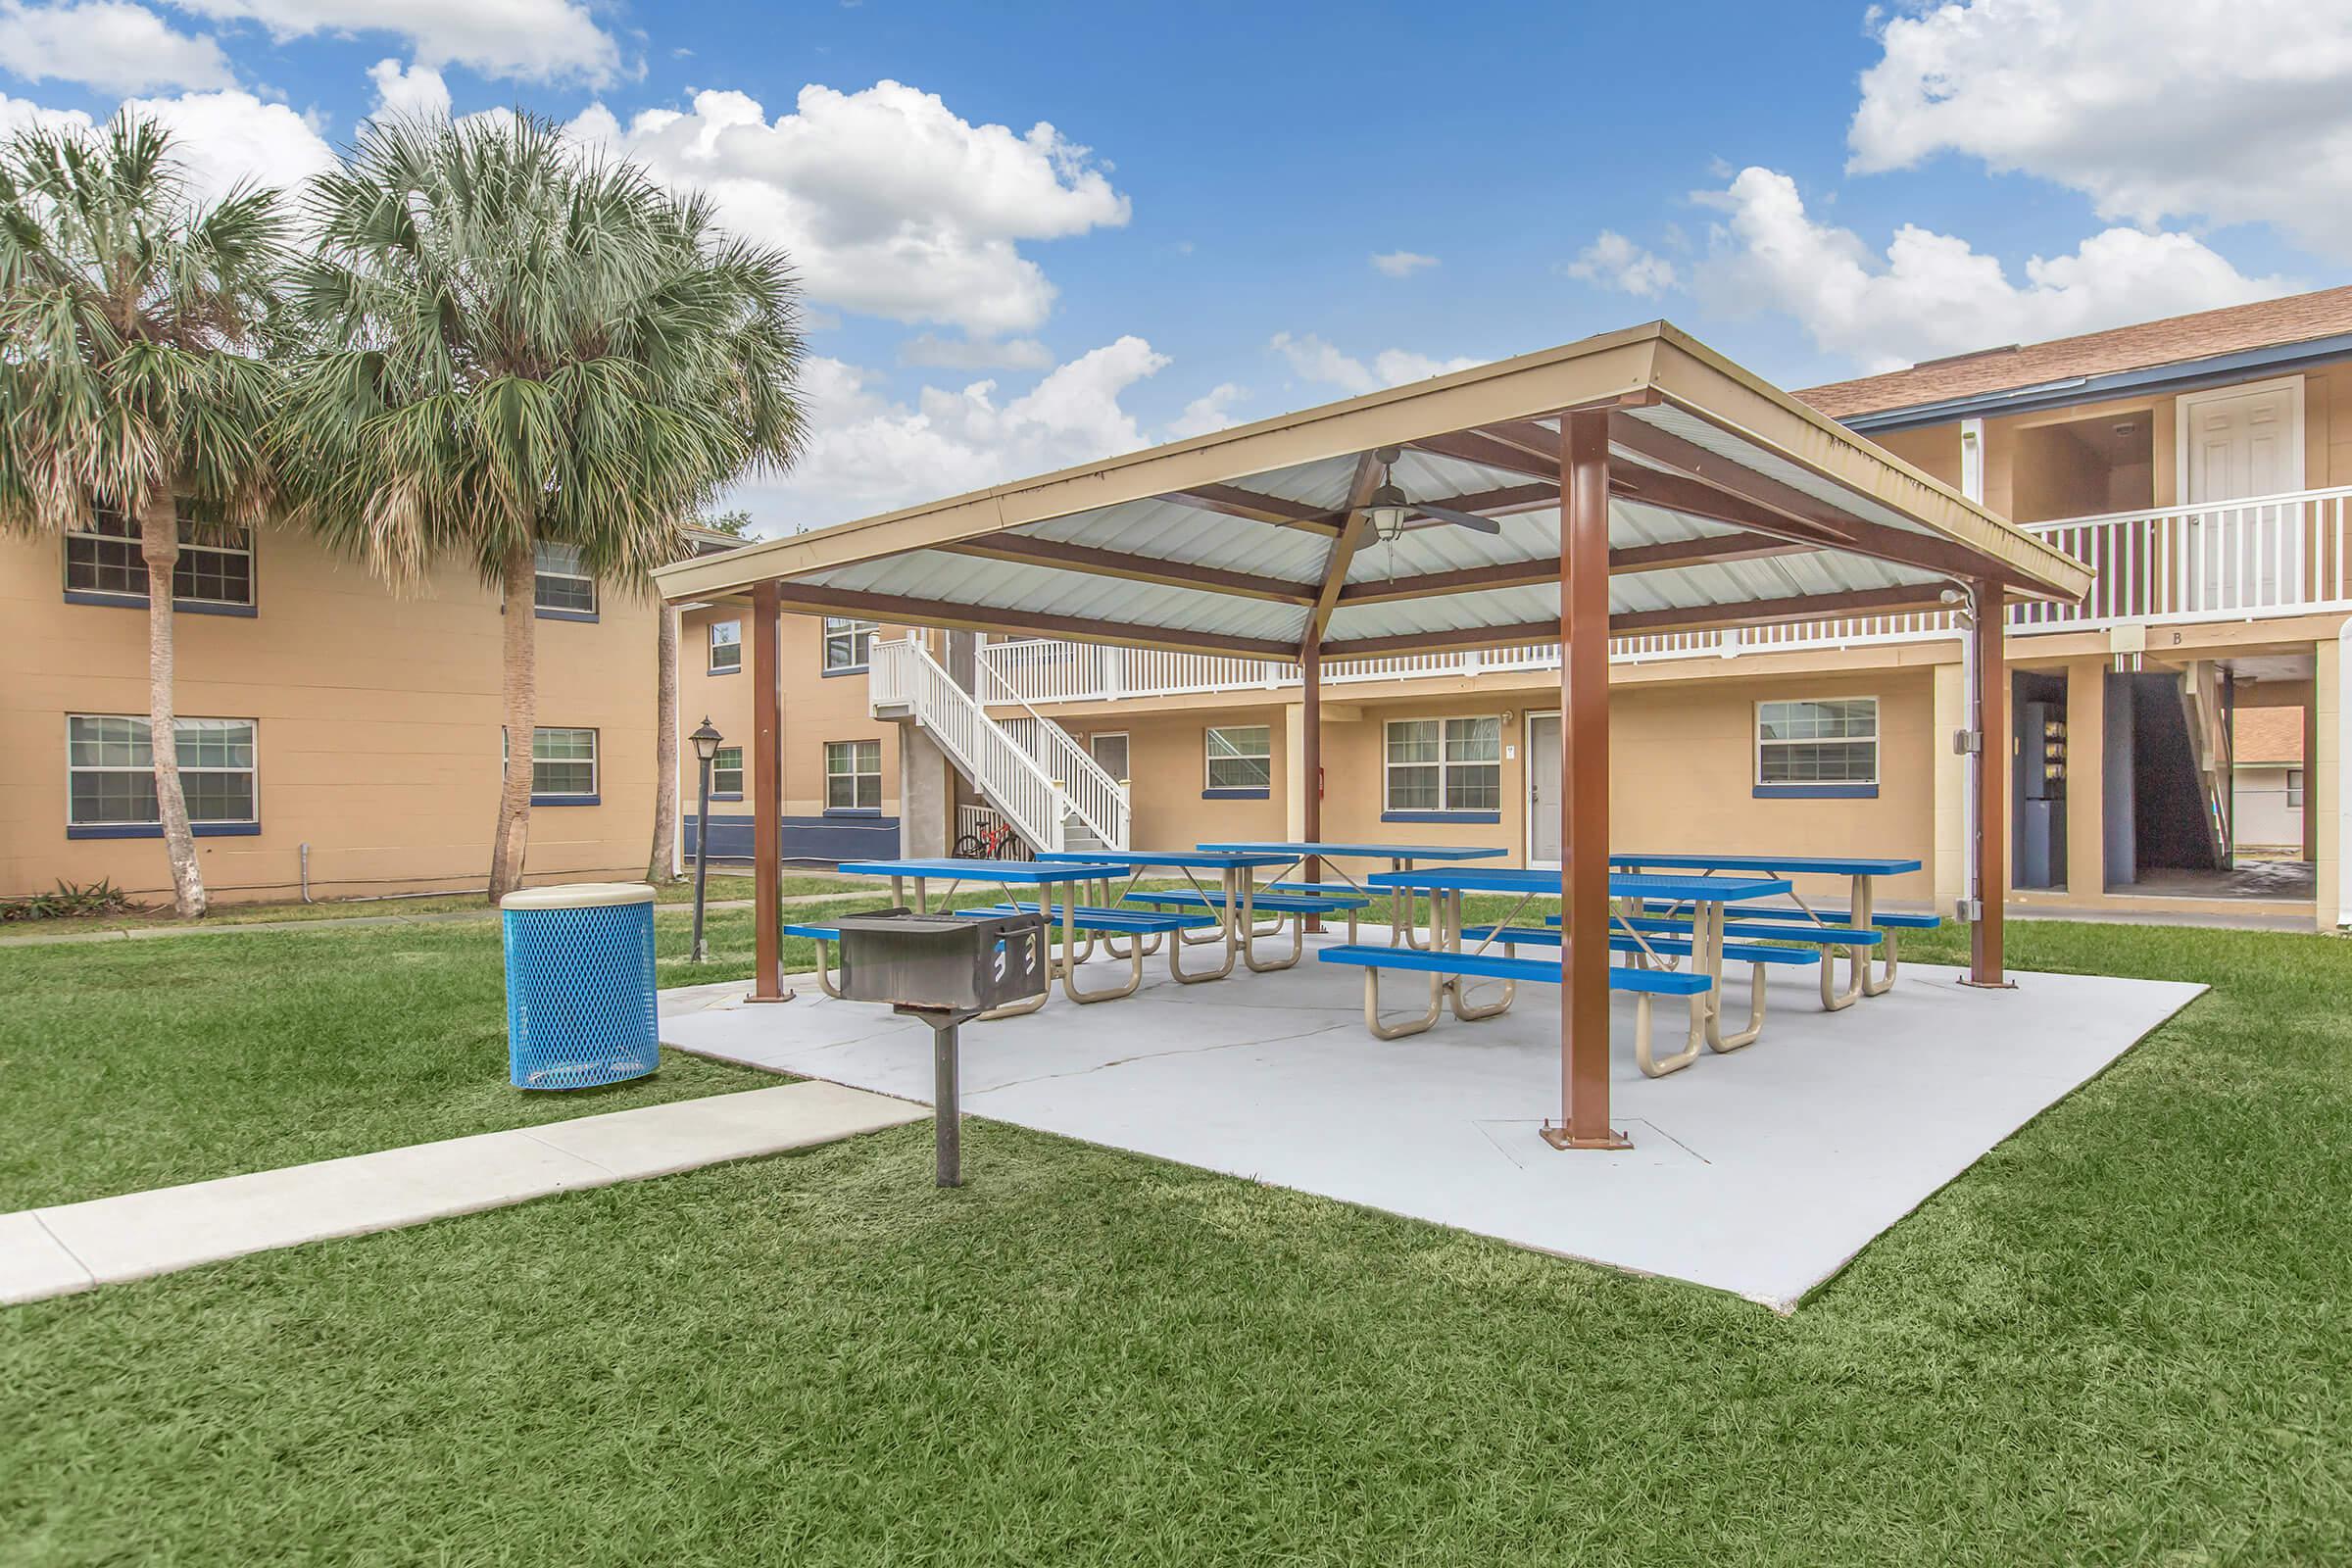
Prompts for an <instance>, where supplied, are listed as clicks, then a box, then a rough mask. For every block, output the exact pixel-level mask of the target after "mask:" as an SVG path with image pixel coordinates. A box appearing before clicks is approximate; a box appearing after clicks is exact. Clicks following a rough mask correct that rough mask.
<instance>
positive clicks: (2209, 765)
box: [2180, 660, 2231, 869]
mask: <svg viewBox="0 0 2352 1568" xmlns="http://www.w3.org/2000/svg"><path fill="white" fill-rule="evenodd" d="M2180 713H2181V717H2183V718H2184V719H2186V720H2187V722H2188V746H2189V757H2190V760H2191V761H2192V762H2193V763H2194V764H2195V767H2196V771H2197V794H2198V804H2199V805H2200V806H2201V807H2202V808H2203V813H2202V814H2203V816H2204V820H2205V834H2206V841H2207V843H2208V844H2209V845H2210V847H2211V849H2212V852H2213V863H2214V864H2215V865H2217V866H2220V867H2222V868H2224V869H2227V868H2228V867H2229V849H2230V845H2229V839H2230V836H2231V835H2230V831H2229V820H2228V818H2229V810H2230V805H2231V803H2230V799H2229V791H2230V777H2229V770H2230V759H2229V709H2228V705H2227V704H2226V703H2225V702H2224V701H2223V697H2222V672H2221V666H2220V665H2219V664H2216V663H2214V662H2211V661H2210V660H2198V661H2197V662H2194V663H2192V664H2190V665H2189V666H2188V667H2187V668H2186V669H2185V670H2184V671H2182V673H2181V676H2180Z"/></svg>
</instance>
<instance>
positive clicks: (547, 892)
mask: <svg viewBox="0 0 2352 1568" xmlns="http://www.w3.org/2000/svg"><path fill="white" fill-rule="evenodd" d="M653 902H654V890H653V888H652V886H651V885H650V884H648V883H644V882H560V883H558V884H556V885H555V886H554V887H546V888H524V889H523V890H522V891H521V892H519V893H510V894H508V895H507V896H506V897H505V898H503V899H501V900H499V901H498V907H500V908H502V909H601V908H606V907H610V906H613V905H615V904H651V903H653Z"/></svg>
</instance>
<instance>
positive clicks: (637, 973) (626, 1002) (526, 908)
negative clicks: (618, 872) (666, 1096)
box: [499, 882, 662, 1089]
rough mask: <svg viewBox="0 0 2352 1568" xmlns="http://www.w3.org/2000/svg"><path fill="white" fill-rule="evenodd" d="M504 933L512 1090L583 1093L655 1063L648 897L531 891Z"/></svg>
mask: <svg viewBox="0 0 2352 1568" xmlns="http://www.w3.org/2000/svg"><path fill="white" fill-rule="evenodd" d="M499 907H500V908H501V909H502V910H504V911H505V913H504V916H503V918H504V920H505V923H506V928H507V1063H508V1067H509V1070H510V1071H511V1072H512V1073H513V1075H514V1079H515V1088H517V1089H589V1088H593V1087H595V1086H596V1085H598V1084H616V1083H619V1082H620V1081H621V1080H623V1079H625V1078H642V1077H644V1076H645V1075H646V1074H647V1073H650V1072H652V1071H653V1070H654V1069H655V1068H657V1067H659V1066H660V1065H661V1064H662V1048H661V1046H660V1044H659V1043H658V1042H657V1041H656V1039H655V1032H656V1008H655V1002H654V890H653V889H652V888H650V887H647V886H646V885H645V884H644V883H642V882H577V883H573V884H570V885H569V886H565V887H552V888H530V889H527V890H525V891H523V892H521V893H510V894H508V895H507V896H506V897H505V898H504V899H501V900H500V901H499Z"/></svg>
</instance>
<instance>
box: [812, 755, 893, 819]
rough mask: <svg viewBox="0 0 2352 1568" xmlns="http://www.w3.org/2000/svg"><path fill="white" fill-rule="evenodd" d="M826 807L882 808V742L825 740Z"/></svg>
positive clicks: (836, 809) (837, 808)
mask: <svg viewBox="0 0 2352 1568" xmlns="http://www.w3.org/2000/svg"><path fill="white" fill-rule="evenodd" d="M825 809H826V810H828V811H879V810H880V809H882V743H881V742H880V741H827V742H825Z"/></svg>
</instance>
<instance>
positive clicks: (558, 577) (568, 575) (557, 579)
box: [531, 539, 596, 615]
mask: <svg viewBox="0 0 2352 1568" xmlns="http://www.w3.org/2000/svg"><path fill="white" fill-rule="evenodd" d="M532 554H533V556H534V557H535V558H536V560H537V564H538V575H537V577H536V578H535V579H533V582H532V587H531V604H532V605H533V606H534V607H535V608H537V609H540V610H552V611H555V612H557V613H559V614H565V615H593V614H595V613H596V579H595V578H594V577H593V576H591V575H589V572H588V568H587V567H586V565H584V564H582V563H581V559H580V547H579V546H577V545H560V544H553V543H551V542H549V541H547V540H545V539H542V540H540V541H539V543H538V544H537V545H535V546H533V547H532Z"/></svg>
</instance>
